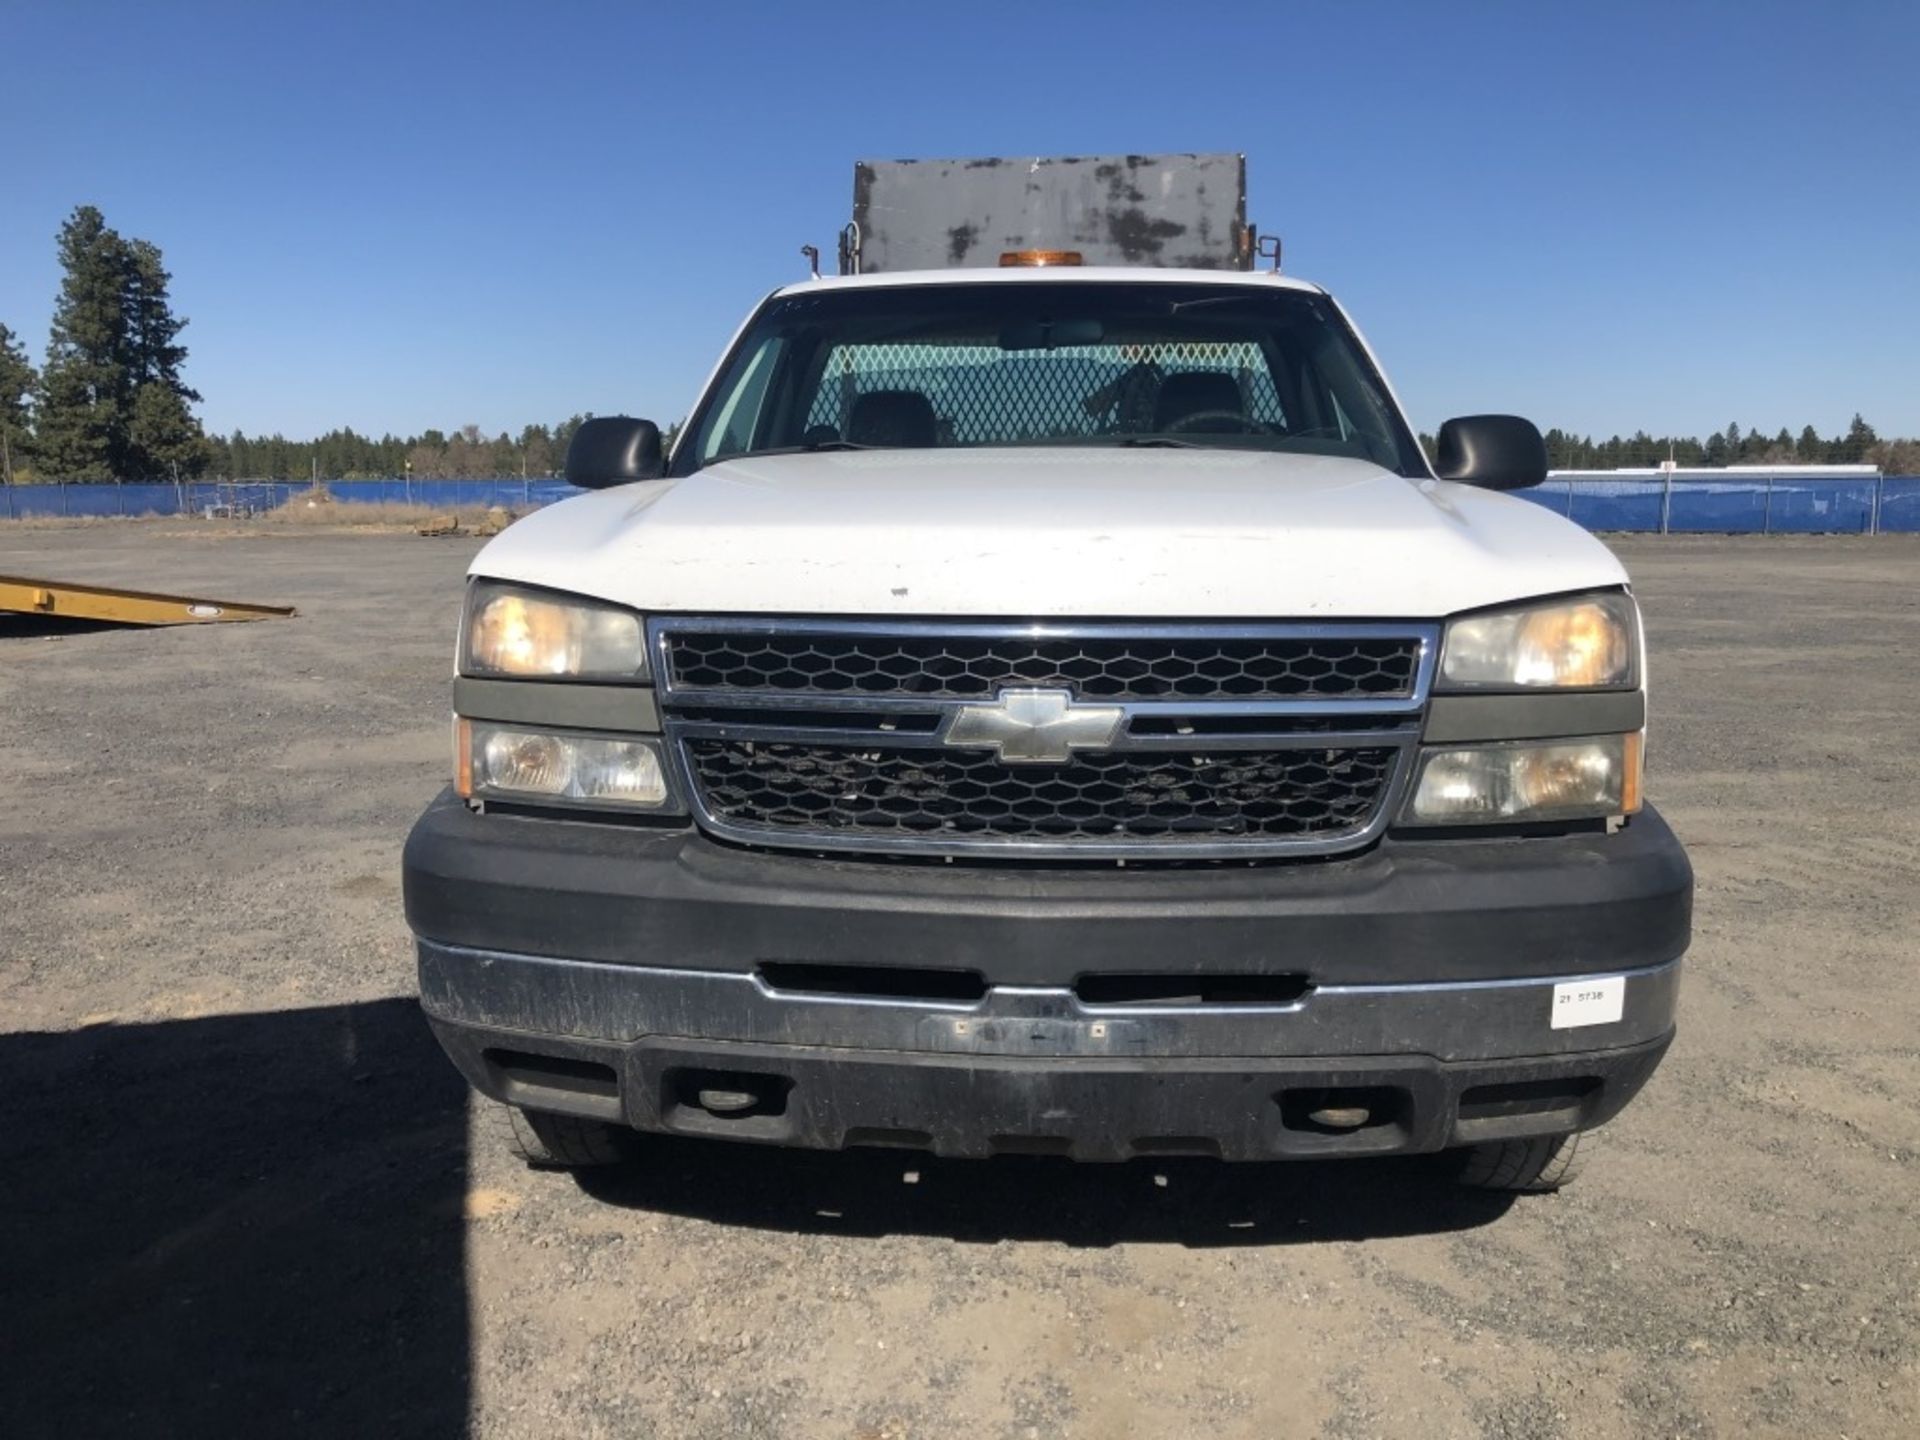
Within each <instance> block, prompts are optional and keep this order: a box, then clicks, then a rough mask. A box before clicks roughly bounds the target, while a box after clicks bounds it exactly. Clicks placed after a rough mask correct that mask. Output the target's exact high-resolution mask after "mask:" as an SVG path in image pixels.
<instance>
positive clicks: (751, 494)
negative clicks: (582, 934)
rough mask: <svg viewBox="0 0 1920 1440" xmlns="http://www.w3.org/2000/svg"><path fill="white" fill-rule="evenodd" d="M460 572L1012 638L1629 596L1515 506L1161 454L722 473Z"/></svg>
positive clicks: (1359, 473)
mask: <svg viewBox="0 0 1920 1440" xmlns="http://www.w3.org/2000/svg"><path fill="white" fill-rule="evenodd" d="M471 573H473V574H475V575H487V576H494V577H497V578H500V579H505V580H519V581H523V582H526V583H529V584H535V585H544V586H549V587H551V588H553V589H556V590H566V591H572V592H575V593H578V594H586V595H593V596H598V597H600V598H602V599H605V600H611V601H615V602H618V603H620V604H623V605H630V606H633V607H635V608H636V609H640V610H647V611H679V612H683V613H684V612H704V613H735V614H738V613H756V614H807V615H931V616H978V617H996V618H1019V619H1050V618H1053V617H1065V616H1078V617H1111V618H1117V619H1132V618H1170V619H1171V618H1181V619H1192V618H1238V619H1307V618H1321V617H1333V616H1337V617H1345V618H1377V619H1425V618H1437V617H1439V616H1443V615H1448V614H1452V613H1454V612H1456V611H1461V610H1469V609H1473V608H1475V607H1478V606H1483V605H1493V604H1498V603H1500V602H1502V601H1508V600H1517V599H1526V598H1530V597H1532V596H1535V595H1545V594H1552V593H1556V592H1560V591H1567V590H1576V589H1583V588H1588V587H1595V586H1605V585H1619V584H1623V583H1625V580H1626V574H1625V572H1624V571H1623V570H1622V569H1621V567H1620V564H1619V562H1618V561H1617V560H1615V559H1614V557H1613V555H1612V554H1611V553H1610V552H1609V551H1608V550H1607V549H1606V547H1605V546H1603V545H1601V544H1600V543H1599V541H1597V540H1595V539H1594V538H1593V537H1592V536H1591V535H1589V534H1587V533H1586V532H1585V531H1584V530H1581V529H1580V528H1579V527H1578V526H1576V525H1573V524H1571V523H1570V522H1568V521H1566V520H1564V519H1562V518H1561V517H1559V516H1557V515H1555V514H1553V513H1551V512H1550V511H1548V510H1545V509H1542V508H1541V507H1540V506H1538V505H1534V504H1532V503H1530V502H1528V501H1525V500H1518V499H1515V498H1513V497H1512V496H1508V495H1499V494H1493V493H1490V492H1488V491H1484V490H1476V489H1472V488H1469V487H1466V486H1461V485H1452V484H1446V483H1442V482H1438V481H1433V480H1407V479H1403V478H1402V477H1400V476H1398V475H1394V474H1392V473H1390V472H1388V471H1385V470H1382V469H1380V468H1379V467H1378V466H1375V465H1371V464H1368V463H1366V462H1364V461H1359V460H1350V459H1343V458H1334V457H1326V456H1312V455H1288V454H1274V453H1268V452H1255V451H1245V450H1173V449H1157V448H1156V449H1127V450H1121V449H1098V450H1096V449H1090V448H1072V449H1068V448H1019V449H991V450H959V449H956V450H934V451H911V450H908V451H901V450H887V451H845V452H827V453H820V454H804V455H777V456H762V457H758V458H753V459H742V460H734V461H728V462H725V463H722V464H718V465H710V466H708V467H706V468H705V469H703V470H700V471H698V472H696V473H695V474H693V475H691V476H689V477H687V478H685V479H680V480H655V481H644V482H641V483H638V484H633V485H623V486H619V487H616V488H614V489H611V490H604V491H600V492H597V493H595V494H592V495H584V496H580V497H578V498H576V499H571V500H566V501H562V502H561V503H559V504H557V505H552V506H549V507H547V508H546V509H543V510H539V511H536V512H535V513H534V514H532V515H530V516H528V517H527V518H525V519H524V520H521V521H519V522H518V523H516V524H515V525H513V526H512V527H511V528H510V529H508V530H507V531H506V532H505V533H504V534H502V535H500V536H499V537H498V538H497V539H495V540H494V541H493V542H492V543H491V544H490V545H488V546H487V547H486V548H485V549H484V550H482V551H481V552H480V554H479V555H478V556H477V557H476V558H475V560H474V562H473V567H472V572H471Z"/></svg>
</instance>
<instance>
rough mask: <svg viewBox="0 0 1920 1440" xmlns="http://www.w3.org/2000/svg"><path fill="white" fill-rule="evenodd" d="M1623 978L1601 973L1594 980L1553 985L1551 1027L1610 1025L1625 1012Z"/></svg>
mask: <svg viewBox="0 0 1920 1440" xmlns="http://www.w3.org/2000/svg"><path fill="white" fill-rule="evenodd" d="M1626 1009H1627V977H1626V976H1624V975H1605V976H1602V977H1601V978H1599V979H1597V980H1569V981H1567V982H1566V983H1565V984H1564V985H1556V986H1554V987H1553V1028H1554V1029H1556V1030H1572V1029H1575V1028H1576V1027H1578V1026H1581V1025H1611V1024H1612V1023H1613V1022H1614V1021H1616V1020H1618V1019H1619V1018H1620V1017H1621V1016H1622V1015H1624V1014H1625V1013H1626Z"/></svg>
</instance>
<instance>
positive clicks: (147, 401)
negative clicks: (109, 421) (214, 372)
mask: <svg viewBox="0 0 1920 1440" xmlns="http://www.w3.org/2000/svg"><path fill="white" fill-rule="evenodd" d="M127 451H128V455H129V456H130V457H131V458H130V461H129V463H130V465H131V466H132V473H133V474H134V475H136V476H139V477H142V478H146V479H161V480H165V479H172V478H174V477H175V476H178V477H179V478H181V479H186V478H188V477H190V476H194V475H198V474H199V473H200V472H201V471H202V470H205V469H206V468H207V463H208V462H209V461H210V460H211V459H212V458H213V449H212V447H211V446H210V445H208V444H207V437H206V436H205V435H204V434H203V433H202V432H201V429H200V422H199V421H198V420H196V419H194V418H193V415H192V414H191V412H189V411H188V409H187V401H186V396H185V395H184V394H183V393H182V392H181V391H179V390H176V389H174V388H173V387H172V386H171V385H167V384H165V383H163V382H162V381H159V380H149V381H147V383H146V384H144V385H142V386H141V387H140V388H139V389H138V390H136V391H134V392H133V415H132V418H131V419H130V420H129V421H128V423H127Z"/></svg>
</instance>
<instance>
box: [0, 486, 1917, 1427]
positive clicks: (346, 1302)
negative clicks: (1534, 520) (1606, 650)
mask: <svg viewBox="0 0 1920 1440" xmlns="http://www.w3.org/2000/svg"><path fill="white" fill-rule="evenodd" d="M475 543H476V542H472V541H468V540H438V541H430V540H421V539H416V538H414V537H412V536H407V535H335V534H327V533H298V534H287V533H258V532H254V533H249V532H247V531H244V530H236V531H222V532H195V531H192V530H190V529H188V528H186V527H184V526H183V525H181V524H180V523H179V522H161V523H157V524H153V523H125V524H100V525H94V526H87V527H80V528H70V529H62V528H35V529H27V528H18V527H4V528H0V572H25V573H37V574H62V575H67V576H72V577H86V578H92V579H97V580H100V581H104V582H109V583H115V582H117V583H123V584H138V585H147V586H167V587H196V586H197V587H202V588H204V589H206V590H209V591H211V592H212V593H214V594H216V595H218V594H223V593H230V594H231V595H232V596H233V597H234V598H254V599H263V600H281V601H290V602H292V603H295V604H297V605H299V606H300V608H301V611H302V614H301V617H300V618H299V619H297V620H293V621H288V622H281V623H269V624H259V625H251V626H239V627H231V628H210V629H198V630H173V631H161V632H146V633H140V632H109V631H102V632H97V633H85V634H66V635H61V636H59V637H57V638H50V637H46V636H43V635H34V634H22V633H21V627H19V626H17V625H16V626H12V627H5V626H0V717H3V720H4V723H0V797H4V804H3V805H0V1006H3V1007H4V1009H3V1010H0V1014H3V1015H4V1017H5V1019H4V1029H5V1030H6V1031H7V1032H9V1033H6V1034H4V1035H0V1079H4V1083H5V1085H6V1095H7V1099H8V1103H9V1110H10V1113H11V1114H12V1116H13V1118H12V1120H11V1121H9V1122H8V1123H7V1125H6V1129H5V1135H6V1139H5V1143H4V1146H3V1147H0V1155H4V1169H0V1177H3V1178H0V1292H4V1294H5V1295H6V1296H7V1302H6V1303H5V1304H4V1305H3V1306H0V1434H5V1435H8V1436H22V1437H24V1436H29V1435H58V1436H61V1437H63V1440H71V1437H77V1436H84V1435H93V1434H100V1433H105V1432H108V1431H112V1432H114V1433H124V1434H137V1435H142V1436H163V1435H180V1436H206V1435H213V1434H241V1433H244V1434H248V1435H266V1434H295V1435H297V1434H316V1435H319V1434H324V1435H353V1436H374V1435H435V1436H437V1435H456V1434H461V1433H465V1432H469V1431H470V1432H471V1433H473V1434H476V1435H484V1436H489V1437H494V1436H499V1437H507V1436H529V1437H531V1436H542V1437H547V1436H558V1435H566V1436H597V1435H622V1436H629V1435H631V1436H652V1435H657V1436H705V1437H736V1436H769V1437H773V1436H779V1437H788V1436H798V1437H813V1436H831V1437H846V1440H851V1437H858V1440H882V1437H905V1436H915V1437H920V1436H950V1435H980V1436H1012V1437H1019V1436H1035V1437H1054V1436H1065V1435H1072V1436H1122V1435H1133V1436H1182V1435H1194V1434H1202V1433H1205V1434H1208V1435H1210V1436H1217V1437H1223V1440H1224V1437H1238V1436H1249V1437H1252V1436H1260V1437H1267V1436H1276V1435H1294V1434H1301V1435H1306V1434H1315V1435H1325V1436H1335V1437H1338V1436H1348V1437H1353V1436H1374V1435H1383V1436H1388V1435H1390V1436H1400V1435H1406V1436H1420V1437H1431V1436H1455V1435H1459V1436H1497V1437H1550V1436H1570V1437H1585V1436H1601V1437H1642V1436H1655V1435H1658V1436H1674V1435H1680V1436H1695V1435H1728V1436H1742V1437H1747V1436H1795V1437H1798V1436H1803V1435H1821V1436H1832V1435H1847V1436H1852V1437H1868V1436H1911V1435H1914V1434H1920V1358H1917V1357H1920V1103H1917V1102H1920V884H1917V883H1916V877H1917V874H1920V761H1916V756H1920V544H1916V543H1914V542H1912V541H1900V540H1892V539H1889V540H1881V541H1868V540H1861V539H1847V540H1840V539H1833V540H1823V539H1811V540H1790V539H1780V538H1774V539H1749V540H1723V539H1678V538H1676V539H1669V540H1665V541H1662V540H1658V539H1647V540H1638V541H1633V542H1629V543H1623V544H1622V545H1621V547H1620V548H1621V549H1622V551H1623V552H1624V553H1625V555H1626V558H1627V561H1628V563H1629V565H1630V566H1631V567H1632V568H1633V570H1634V571H1635V573H1636V575H1637V577H1638V579H1639V582H1640V588H1641V593H1642V596H1643V599H1644V603H1645V606H1646V612H1647V616H1648V623H1649V626H1650V629H1651V634H1652V645H1653V655H1654V660H1653V664H1654V673H1655V686H1656V689H1655V711H1656V719H1655V724H1656V730H1655V732H1654V741H1653V750H1652V760H1653V764H1654V767H1655V768H1654V772H1653V783H1652V789H1653V794H1654V797H1655V799H1656V801H1657V802H1658V803H1659V804H1660V805H1661V806H1662V807H1663V808H1664V809H1665V810H1666V812H1667V814H1668V815H1669V817H1670V818H1671V819H1672V820H1673V822H1674V823H1675V825H1676V827H1677V828H1678V829H1679V831H1680V832H1681V834H1682V835H1683V837H1684V838H1685V839H1686V840H1687V842H1688V844H1689V845H1690V846H1691V848H1692V852H1693V857H1694V861H1695V864H1696V866H1697V868H1698V871H1699V910H1698V928H1697V936H1696V941H1695V946H1694V950H1693V952H1692V956H1691V958H1690V959H1689V960H1688V962H1687V964H1688V971H1687V980H1686V987H1685V1002H1684V1007H1683V1018H1682V1026H1681V1032H1680V1039H1679V1041H1678V1043H1677V1044H1676V1046H1675V1048H1674V1051H1673V1053H1672V1055H1671V1057H1670V1058H1669V1060H1668V1061H1667V1064H1666V1066H1665V1068H1664V1069H1663V1070H1662V1072H1661V1073H1660V1075H1659V1076H1658V1077H1657V1078H1656V1080H1655V1082H1654V1084H1653V1086H1652V1088H1651V1089H1650V1091H1649V1092H1648V1093H1647V1095H1646V1096H1645V1097H1644V1098H1643V1099H1642V1100H1641V1101H1640V1102H1639V1103H1637V1104H1636V1105H1635V1106H1634V1107H1632V1108H1630V1109H1629V1110H1628V1111H1627V1113H1626V1114H1625V1116H1624V1117H1622V1119H1621V1120H1620V1121H1619V1122H1618V1123H1616V1124H1615V1125H1614V1126H1612V1127H1610V1129H1609V1130H1608V1132H1606V1137H1605V1138H1606V1141H1607V1143H1606V1145H1605V1146H1604V1148H1603V1149H1602V1150H1601V1151H1600V1153H1599V1154H1598V1155H1597V1156H1596V1157H1595V1163H1594V1164H1593V1166H1592V1168H1591V1169H1590V1170H1589V1172H1588V1174H1587V1175H1586V1177H1585V1178H1584V1179H1583V1180H1582V1181H1581V1182H1580V1184H1579V1185H1578V1186H1576V1187H1575V1188H1573V1189H1571V1190H1569V1191H1567V1192H1566V1193H1565V1194H1563V1195H1559V1196H1551V1197H1541V1198H1530V1199H1523V1200H1521V1201H1519V1202H1518V1203H1514V1204H1511V1205H1509V1204H1507V1203H1505V1202H1502V1201H1497V1200H1490V1199H1486V1198H1477V1197H1473V1196H1468V1195H1465V1194H1458V1193H1455V1192H1453V1191H1450V1190H1448V1189H1446V1188H1445V1187H1444V1186H1441V1185H1439V1184H1438V1183H1437V1181H1436V1178H1435V1176H1434V1174H1433V1173H1432V1170H1431V1167H1429V1166H1426V1165H1424V1164H1409V1163H1385V1162H1380V1163H1370V1164H1352V1165H1347V1166H1304V1165H1303V1166H1274V1167H1245V1168H1229V1167H1223V1166H1218V1165H1210V1164H1204V1163H1199V1162H1193V1163H1189V1164H1178V1165H1176V1164H1172V1163H1167V1162H1160V1163H1156V1164H1140V1165H1129V1166H1122V1167H1113V1168H1104V1167H1087V1168H1081V1169H1075V1168H1072V1167H1069V1166H1067V1165H1065V1164H1064V1163H1063V1162H1052V1161H1043V1160H1025V1161H1022V1160H1015V1159H1006V1160H1000V1161H994V1162H990V1163H985V1164H961V1163H938V1162H933V1161H914V1160H911V1159H903V1158H902V1157H900V1156H898V1155H892V1156H889V1155H884V1154H873V1155H852V1156H822V1155H808V1154H799V1153H785V1152H768V1151H762V1150H753V1149H741V1148H729V1147H725V1146H721V1145H717V1144H715V1145H700V1144H695V1143H691V1142H687V1143H679V1144H672V1145H665V1144H663V1145H660V1146H658V1147H656V1148H655V1150H654V1152H653V1160H652V1163H651V1165H650V1166H649V1167H647V1168H644V1169H636V1170H634V1171H632V1172H631V1173H625V1174H619V1175H616V1176H614V1177H612V1178H600V1179H595V1180H593V1181H590V1182H588V1183H586V1184H584V1185H583V1184H581V1183H577V1182H576V1181H575V1180H573V1179H572V1178H569V1177H568V1176H566V1175H562V1174H550V1173H533V1172H529V1171H526V1170H524V1169H522V1168H520V1167H519V1166H518V1165H517V1164H516V1163H514V1162H513V1161H511V1160H510V1159H509V1158H508V1156H507V1154H506V1153H505V1150H504V1147H503V1145H502V1144H501V1142H500V1140H499V1137H498V1136H497V1134H496V1133H495V1117H494V1116H493V1115H492V1114H490V1113H489V1112H488V1111H487V1110H485V1109H484V1108H476V1107H474V1106H470V1105H469V1103H468V1100H467V1096H466V1093H465V1091H464V1090H463V1088H462V1086H461V1085H460V1083H459V1082H458V1081H457V1080H456V1078H455V1076H454V1073H453V1071H452V1069H451V1067H450V1066H448V1065H447V1064H446V1063H445V1062H444V1061H443V1060H442V1058H441V1056H440V1055H439V1053H438V1051H437V1050H436V1049H435V1047H434V1045H433V1043H432V1041H431V1040H430V1039H429V1037H428V1035H427V1032H426V1028H425V1026H424V1025H423V1024H422V1023H421V1021H420V1019H419V1016H418V1015H417V1013H416V1012H415V1010H414V1008H413V1005H412V1002H411V1000H410V999H409V998H408V997H409V996H410V993H411V978H412V977H411V958H410V955H409V950H408V944H407V937H406V931H405V926H404V922H403V920H402V917H401V913H400V896H399V886H398V866H399V853H400V844H401V840H402V837H403V836H404V834H405V832H406V829H407V826H408V824H409V823H410V822H411V820H412V818H413V816H414V814H415V813H416V812H417V811H418V809H419V808H420V807H421V806H422V805H423V804H424V803H425V801H426V800H427V799H428V797H429V796H431V795H432V794H433V793H434V792H435V790H436V789H437V788H438V787H439V786H440V784H441V782H442V775H443V772H444V771H445V769H446V764H447V761H446V754H445V751H446V740H445V732H446V722H445V713H446V679H445V676H446V672H447V670H448V666H449V659H450V650H451V642H452V634H453V622H454V612H455V606H456V603H457V600H458V596H459V576H460V574H461V571H462V570H463V568H464V566H465V565H466V563H467V560H468V558H469V557H470V555H471V554H472V552H473V549H474V545H475ZM909 1169H912V1170H916V1171H917V1172H918V1174H919V1180H918V1183H917V1184H912V1185H909V1184H906V1183H903V1172H905V1171H906V1170H909ZM1157 1176H1158V1177H1164V1180H1165V1182H1166V1183H1164V1184H1161V1183H1158V1181H1157V1180H1156V1177H1157Z"/></svg>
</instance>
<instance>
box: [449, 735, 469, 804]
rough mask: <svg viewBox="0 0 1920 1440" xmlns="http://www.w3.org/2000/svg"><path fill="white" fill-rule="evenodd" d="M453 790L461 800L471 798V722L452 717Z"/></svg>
mask: <svg viewBox="0 0 1920 1440" xmlns="http://www.w3.org/2000/svg"><path fill="white" fill-rule="evenodd" d="M453 790H454V793H455V794H456V795H458V796H459V797H460V798H461V799H462V800H471V799H472V798H473V722H472V721H470V720H463V719H461V718H460V717H459V716H458V715H456V716H454V717H453Z"/></svg>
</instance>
